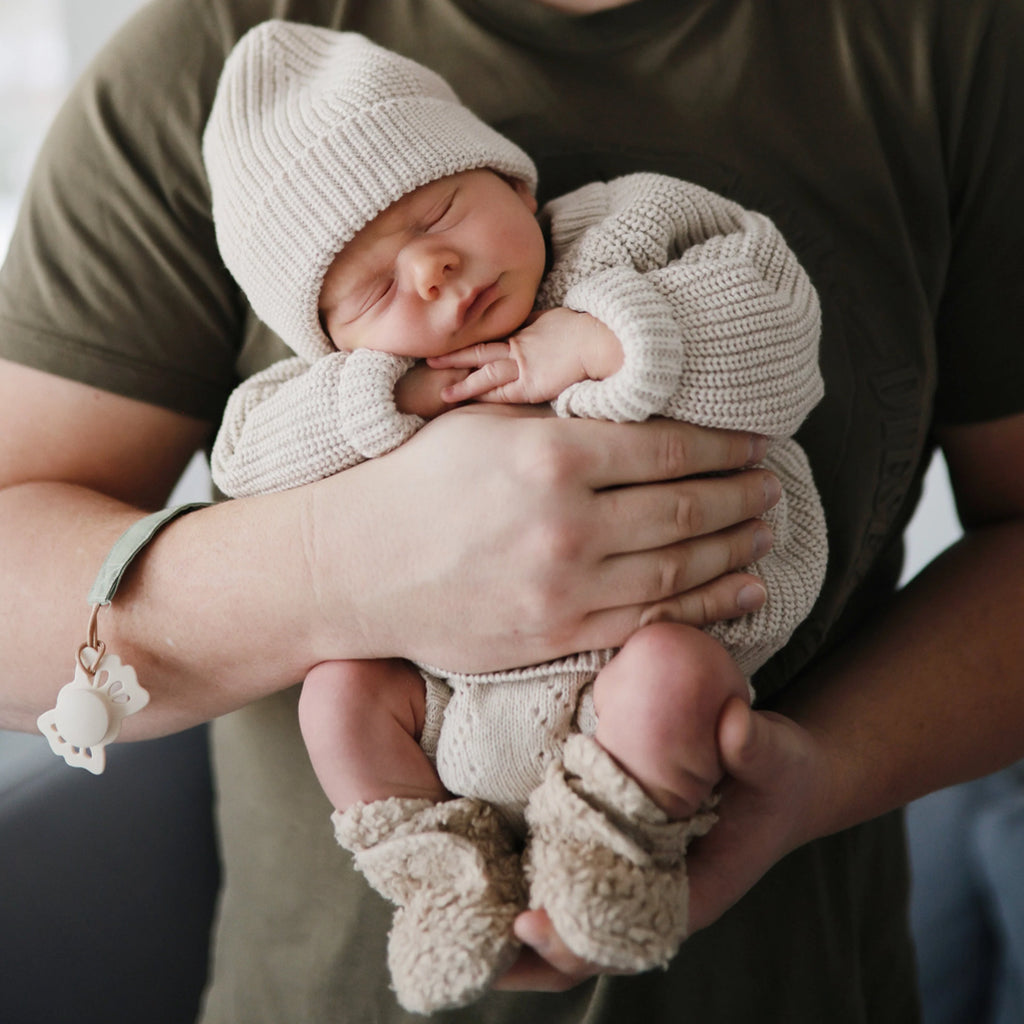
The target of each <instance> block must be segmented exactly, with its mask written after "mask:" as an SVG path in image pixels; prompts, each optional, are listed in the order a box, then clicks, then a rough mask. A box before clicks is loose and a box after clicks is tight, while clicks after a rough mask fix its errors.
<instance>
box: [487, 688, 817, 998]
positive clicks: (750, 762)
mask: <svg viewBox="0 0 1024 1024" xmlns="http://www.w3.org/2000/svg"><path fill="white" fill-rule="evenodd" d="M718 742H719V748H720V755H721V759H722V764H723V766H724V768H725V771H726V773H727V778H726V781H725V782H724V783H723V784H722V787H721V802H720V803H719V808H718V811H719V820H718V823H717V824H716V825H715V827H714V828H713V829H712V830H711V831H710V832H709V833H708V834H707V835H706V836H704V837H702V838H701V839H699V840H697V841H696V842H695V843H694V844H693V846H692V847H691V849H690V852H689V854H688V856H687V872H688V874H689V881H690V933H691V934H692V933H693V932H696V931H699V930H700V929H702V928H706V927H707V926H708V925H710V924H713V923H714V922H715V921H716V920H718V918H719V917H721V915H722V914H724V913H725V911H726V910H728V909H729V907H731V906H732V905H733V904H734V903H735V902H736V901H737V900H739V899H740V898H741V897H742V896H743V894H744V893H745V892H747V890H748V889H750V888H751V887H752V886H753V885H754V884H755V883H756V882H757V881H758V880H759V879H760V878H761V877H762V876H763V875H764V874H765V873H766V872H767V871H768V869H769V868H770V867H772V865H773V864H775V863H776V862H777V861H779V860H780V859H781V858H782V857H784V856H785V855H786V854H787V853H789V852H790V851H791V850H793V849H796V847H798V846H800V845H801V844H803V843H804V842H807V841H809V840H811V839H813V838H815V837H816V836H817V835H819V833H822V832H824V831H826V829H824V828H823V822H824V821H825V820H827V817H826V811H827V805H828V802H829V799H830V794H831V788H830V787H831V779H832V773H831V770H830V763H829V758H828V756H827V755H826V752H825V750H824V748H823V747H822V745H821V744H820V743H819V742H818V741H817V740H816V738H815V737H814V736H813V735H812V734H811V733H810V732H808V731H807V730H806V729H804V728H802V727H801V726H800V725H798V724H797V723H796V722H794V721H793V720H792V719H789V718H786V717H784V716H782V715H778V714H775V713H773V712H766V711H754V710H752V709H751V708H750V707H749V706H748V705H747V702H746V700H744V699H740V698H734V699H733V700H731V701H729V703H728V704H726V706H725V709H724V710H723V712H722V716H721V718H720V720H719V726H718ZM515 932H516V935H517V937H518V938H519V939H520V940H521V941H522V943H523V945H524V947H525V948H524V951H523V953H522V954H521V955H520V957H519V959H518V960H517V961H516V963H515V964H513V966H512V967H511V968H510V969H509V971H508V972H507V973H506V974H505V975H504V977H502V978H501V979H500V980H499V982H498V983H497V985H496V986H495V987H496V988H499V989H512V990H522V989H529V990H535V991H549V992H559V991H563V990H565V989H567V988H571V987H572V986H574V985H577V984H579V983H580V982H581V981H584V980H585V979H587V978H589V977H592V976H593V975H595V974H599V973H601V966H600V965H599V964H592V963H588V962H586V961H585V960H581V959H580V958H579V957H578V956H576V955H575V954H574V953H573V952H572V951H571V950H570V949H569V948H568V947H567V946H566V945H565V943H564V942H563V941H562V940H561V938H560V937H559V936H558V934H557V933H556V932H555V930H554V928H553V927H552V926H551V921H550V920H549V918H548V916H547V914H546V913H545V912H544V911H543V910H530V911H526V912H525V913H523V914H520V915H519V917H518V918H517V919H516V923H515Z"/></svg>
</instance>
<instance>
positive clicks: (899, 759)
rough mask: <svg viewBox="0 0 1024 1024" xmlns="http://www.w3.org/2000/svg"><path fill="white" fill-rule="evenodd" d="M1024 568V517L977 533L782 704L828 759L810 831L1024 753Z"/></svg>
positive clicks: (859, 817) (861, 816)
mask: <svg viewBox="0 0 1024 1024" xmlns="http://www.w3.org/2000/svg"><path fill="white" fill-rule="evenodd" d="M1022 576H1024V522H1022V521H1021V520H1019V519H1018V520H1013V521H1007V522H1005V523H1002V524H1000V525H993V526H986V527H982V528H979V529H977V530H974V531H972V532H971V533H969V534H968V535H967V536H966V537H965V538H964V539H963V540H961V541H960V542H959V543H957V544H956V545H954V546H953V547H952V548H951V549H950V550H949V551H948V552H946V553H945V554H944V555H943V556H942V557H941V558H939V559H938V560H937V561H936V562H935V563H933V564H932V565H931V566H930V567H929V568H928V569H927V570H926V571H925V572H924V573H922V574H921V576H919V577H918V578H917V579H916V580H915V581H914V582H913V583H912V584H911V585H910V586H909V587H907V588H906V589H905V590H904V591H903V592H901V593H900V594H899V595H898V596H897V597H896V598H895V599H894V601H893V603H892V605H891V607H889V608H887V609H886V610H885V613H884V615H881V616H879V620H878V622H877V623H876V624H875V625H874V626H872V627H870V628H869V629H868V630H867V631H866V632H865V633H864V634H861V635H858V636H857V637H855V638H854V639H853V641H852V642H850V643H847V644H845V645H844V647H843V648H842V649H841V650H839V651H837V652H836V653H835V655H834V656H832V657H831V658H830V659H829V660H828V662H827V663H825V664H823V665H822V666H821V667H820V668H819V669H818V670H817V671H816V672H815V673H813V675H812V676H811V677H810V678H808V679H807V681H806V684H805V685H803V686H802V687H801V688H800V691H799V692H798V693H797V694H795V695H794V697H793V698H792V699H791V700H789V701H787V704H786V706H785V707H783V708H781V709H780V710H782V711H783V712H785V713H787V714H791V715H792V716H793V717H794V718H795V719H796V720H797V721H798V722H799V723H800V724H802V725H803V726H805V727H806V728H807V729H808V730H809V731H810V733H811V734H812V735H813V736H815V737H816V738H818V739H819V740H820V745H821V747H822V748H823V750H824V751H825V752H826V754H827V756H828V764H829V765H830V768H829V772H828V774H829V780H830V785H829V787H828V798H827V799H826V800H824V801H823V802H822V805H821V806H820V808H819V811H820V816H819V819H818V821H817V822H815V823H813V824H812V825H811V828H810V831H811V832H812V833H814V834H827V833H829V832H833V831H836V830H838V829H841V828H844V827H846V826H848V825H852V824H855V823H857V822H859V821H863V820H866V819H868V818H870V817H873V816H876V815H878V814H881V813H884V812H885V811H887V810H890V809H892V808H894V807H899V806H902V805H904V804H906V803H907V802H909V801H910V800H913V799H915V798H916V797H919V796H921V795H923V794H925V793H927V792H930V791H932V790H935V789H938V788H941V787H943V786H946V785H949V784H952V783H956V782H960V781H964V780H967V779H970V778H974V777H977V776H980V775H983V774H985V773H987V772H990V771H993V770H995V769H998V768H1000V767H1002V766H1004V765H1006V764H1008V763H1010V762H1012V761H1014V760H1016V759H1018V758H1020V757H1022V756H1024V732H1022V730H1021V727H1020V723H1021V722H1022V721H1024V686H1022V685H1021V681H1020V680H1021V665H1022V664H1024V635H1022V632H1021V629H1020V609H1021V594H1022V591H1021V579H1022ZM811 837H812V836H808V838H811Z"/></svg>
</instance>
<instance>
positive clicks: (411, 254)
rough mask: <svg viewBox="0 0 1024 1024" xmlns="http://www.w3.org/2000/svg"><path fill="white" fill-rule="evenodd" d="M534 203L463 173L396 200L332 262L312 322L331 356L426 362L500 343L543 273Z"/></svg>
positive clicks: (503, 184) (525, 309) (489, 176)
mask: <svg viewBox="0 0 1024 1024" xmlns="http://www.w3.org/2000/svg"><path fill="white" fill-rule="evenodd" d="M536 210H537V203H536V200H535V199H534V198H533V196H532V195H531V194H530V193H529V191H528V190H527V188H526V187H525V186H524V185H522V184H521V183H515V184H509V182H507V181H506V180H505V179H504V178H501V177H499V176H498V175H497V174H495V173H494V172H493V171H488V170H474V171H464V172H463V173H461V174H455V175H452V176H451V177H448V178H441V179H439V180H437V181H433V182H431V183H429V184H427V185H423V186H422V187H420V188H418V189H416V190H415V191H413V192H410V193H409V194H408V195H405V196H403V197H402V198H401V199H399V200H398V202H396V203H394V204H393V205H391V206H389V207H388V208H387V209H386V210H385V211H384V212H383V213H381V214H380V215H378V216H377V217H376V218H375V219H374V220H372V221H370V223H369V224H367V225H366V226H365V227H364V228H362V230H361V231H359V233H358V234H356V236H355V237H354V238H353V239H352V241H351V242H349V243H348V244H347V245H346V246H345V248H344V249H343V250H342V251H341V252H340V253H339V254H338V255H337V256H336V257H335V259H334V262H333V263H332V264H331V266H330V268H329V269H328V271H327V274H326V276H325V277H324V283H323V287H322V289H321V292H320V303H319V306H320V320H321V323H322V324H323V326H324V331H325V333H326V334H327V336H328V337H329V338H330V339H331V341H332V342H333V344H334V346H335V347H336V348H338V349H344V350H352V349H356V348H372V349H377V350H379V351H382V352H391V353H394V354H395V355H404V356H414V357H416V358H426V357H427V356H438V355H444V354H446V353H448V352H454V351H455V350H456V349H460V348H466V347H467V346H469V345H474V344H476V343H477V342H480V341H492V340H494V339H497V338H503V337H505V336H507V335H508V334H510V333H511V332H513V331H514V330H515V329H516V328H517V327H519V326H520V325H521V324H522V323H523V321H524V320H525V319H526V317H527V316H528V315H529V313H530V311H531V310H532V309H533V303H534V298H535V297H536V294H537V288H538V286H539V284H540V280H541V277H542V276H543V274H544V265H545V259H546V254H545V246H544V238H543V235H542V234H541V230H540V226H539V225H538V223H537V219H536V217H535V216H534V214H535V213H536Z"/></svg>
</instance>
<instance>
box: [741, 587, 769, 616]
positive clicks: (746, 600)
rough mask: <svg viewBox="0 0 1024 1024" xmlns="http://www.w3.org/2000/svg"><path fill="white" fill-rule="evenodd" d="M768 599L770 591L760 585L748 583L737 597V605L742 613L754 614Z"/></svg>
mask: <svg viewBox="0 0 1024 1024" xmlns="http://www.w3.org/2000/svg"><path fill="white" fill-rule="evenodd" d="M767 599H768V591H766V590H765V589H764V587H762V586H761V585H760V584H758V583H748V584H746V586H744V587H742V588H741V589H740V592H739V593H738V594H737V595H736V604H737V606H738V607H739V609H740V611H743V612H754V611H757V609H758V608H760V607H761V606H762V605H763V604H764V603H765V601H766V600H767Z"/></svg>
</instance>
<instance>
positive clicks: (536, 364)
mask: <svg viewBox="0 0 1024 1024" xmlns="http://www.w3.org/2000/svg"><path fill="white" fill-rule="evenodd" d="M427 362H428V364H429V365H430V366H431V367H433V368H436V369H441V368H445V369H455V368H458V369H463V370H466V371H467V376H466V377H465V378H464V379H463V380H460V381H458V382H456V383H454V384H452V385H450V386H448V387H446V388H445V389H444V390H443V391H442V392H441V395H442V397H443V398H444V400H445V401H447V402H464V401H467V400H469V399H474V400H476V401H478V402H508V403H514V404H519V405H523V404H525V405H535V404H537V403H539V402H549V401H551V400H552V399H553V398H556V397H557V396H558V395H559V394H561V392H563V391H564V390H565V389H566V388H567V387H568V386H569V385H570V384H575V383H576V382H577V381H581V380H603V379H604V378H605V377H610V376H611V375H612V374H613V373H614V372H615V371H616V370H618V369H619V367H620V366H621V365H622V346H621V345H620V344H619V340H618V338H616V337H615V335H614V334H613V333H612V332H611V331H610V330H609V329H608V328H607V327H605V325H604V324H603V323H601V321H600V320H598V319H596V318H595V317H592V316H591V315H590V314H589V313H576V312H574V311H573V310H571V309H565V308H558V309H549V310H547V311H545V312H543V313H538V314H535V315H534V316H532V317H531V318H530V319H529V320H528V321H527V322H526V324H525V325H524V326H523V327H522V328H521V329H520V330H519V331H517V332H516V333H515V334H513V335H511V336H510V337H509V339H508V340H507V341H488V342H481V343H480V344H479V345H472V346H470V347H469V348H464V349H460V350H459V351H457V352H451V353H449V354H448V355H445V356H437V357H434V358H431V359H428V360H427Z"/></svg>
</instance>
